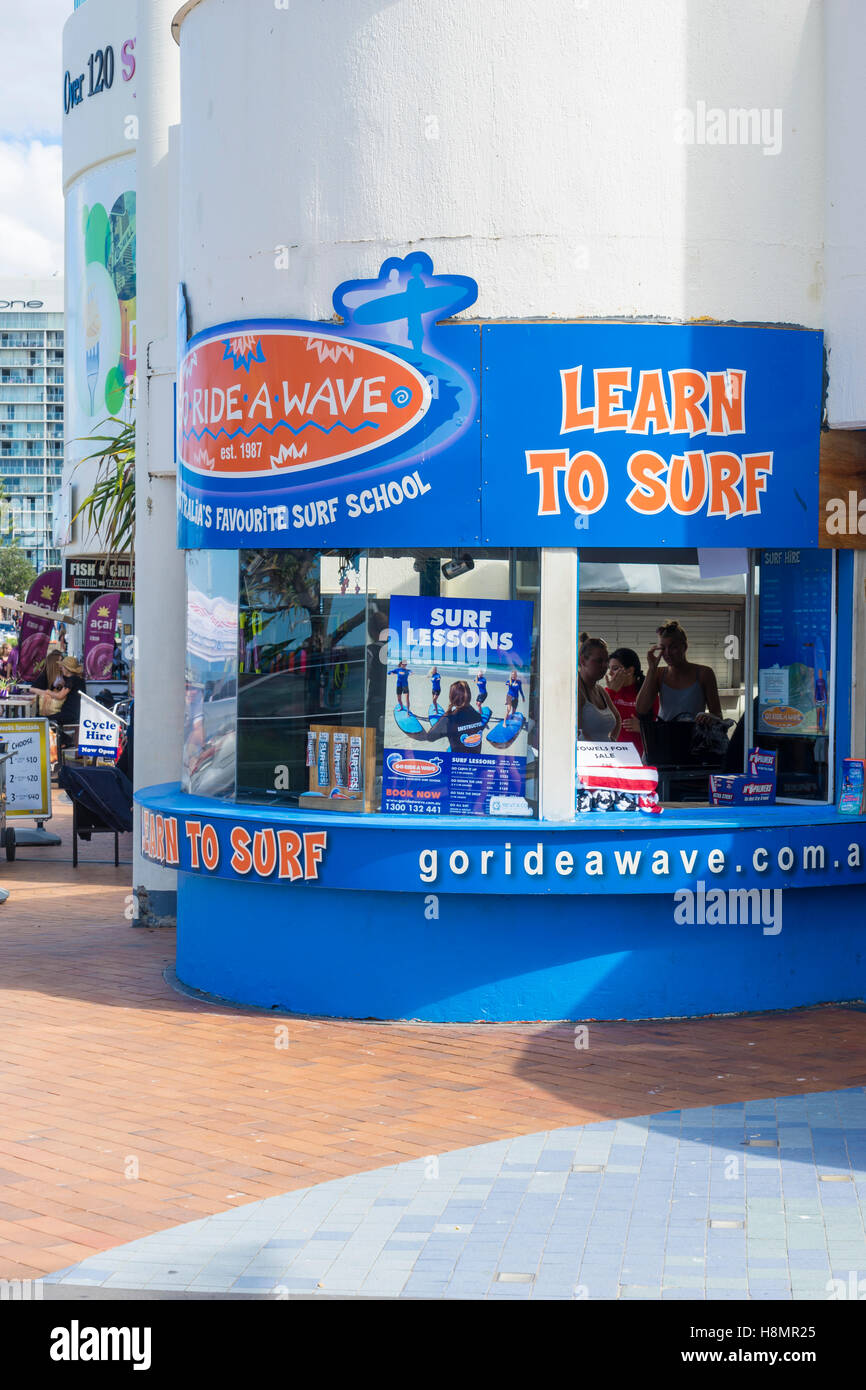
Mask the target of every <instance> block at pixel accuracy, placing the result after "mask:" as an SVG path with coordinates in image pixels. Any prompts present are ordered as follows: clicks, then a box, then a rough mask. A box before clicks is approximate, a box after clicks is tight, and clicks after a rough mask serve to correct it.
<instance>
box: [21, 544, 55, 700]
mask: <svg viewBox="0 0 866 1390" xmlns="http://www.w3.org/2000/svg"><path fill="white" fill-rule="evenodd" d="M62 583H63V576H62V573H61V571H60V570H46V571H45V573H44V574H40V575H39V577H38V578H37V579H34V581H33V583H32V584H31V585H30V592H29V594H28V595H27V603H28V604H29V605H31V606H33V607H36V608H44V609H46V610H47V611H48V612H49V613H53V612H56V610H57V605H58V604H59V602H60V592H61V587H62ZM53 626H54V619H53V618H37V617H36V615H35V614H34V613H22V615H21V627H20V628H19V631H18V652H19V656H18V675H19V677H20V679H22V680H30V679H31V678H32V677H33V676H38V675H39V672H40V671H41V670H42V668H43V666H44V665H45V657H46V654H47V652H48V642H49V640H50V638H51V629H52V627H53Z"/></svg>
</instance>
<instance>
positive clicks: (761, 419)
mask: <svg viewBox="0 0 866 1390" xmlns="http://www.w3.org/2000/svg"><path fill="white" fill-rule="evenodd" d="M481 361H482V367H483V372H482V380H483V389H484V398H483V402H482V416H483V421H484V434H483V440H482V466H481V476H482V532H481V534H482V538H483V541H484V543H485V544H486V545H539V546H649V547H653V548H654V549H655V548H659V558H662V553H661V550H660V548H661V547H663V546H665V545H668V546H700V547H705V548H714V547H722V548H725V547H742V546H751V547H753V548H755V549H758V548H760V547H762V546H766V545H783V544H784V545H802V546H806V545H815V544H816V543H817V536H818V444H819V431H820V425H821V395H822V390H823V358H822V335H821V334H820V333H817V332H806V331H789V330H787V329H774V328H740V327H722V326H716V325H685V326H676V325H667V324H626V323H609V324H597V323H594V324H562V323H534V324H491V325H486V326H485V327H484V328H483V329H482V335H481Z"/></svg>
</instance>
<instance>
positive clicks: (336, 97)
mask: <svg viewBox="0 0 866 1390" xmlns="http://www.w3.org/2000/svg"><path fill="white" fill-rule="evenodd" d="M542 21H543V22H542ZM821 25H822V6H821V4H820V3H818V0H789V2H786V3H785V4H784V5H783V6H780V4H779V3H778V0H731V2H730V3H727V4H725V5H724V6H719V5H717V4H715V3H713V0H655V3H653V4H652V5H647V4H644V3H639V0H605V3H603V4H602V3H596V0H545V4H544V6H543V9H542V10H540V9H539V7H538V6H532V5H526V4H525V3H523V0H484V3H483V4H479V5H467V4H466V3H465V0H392V3H382V0H329V3H328V4H326V5H325V4H319V3H315V2H314V0H291V3H290V4H288V5H287V6H286V8H280V7H278V6H277V5H276V4H267V5H249V4H247V3H244V0H194V3H193V4H192V6H188V7H186V8H185V10H184V11H182V12H181V14H180V16H179V18H178V21H177V23H176V32H177V34H178V36H179V43H180V47H181V66H182V111H183V124H182V137H181V138H182V156H181V253H180V258H181V272H182V278H183V279H184V280H185V281H186V282H187V285H188V288H189V292H190V301H191V308H192V314H193V326H194V328H195V329H199V328H203V327H206V326H208V325H210V324H213V323H217V322H220V321H223V320H226V319H232V318H238V317H243V316H248V315H260V314H262V315H263V314H267V315H277V316H278V315H297V316H303V317H309V318H313V319H316V318H328V317H330V315H331V313H332V309H331V292H332V290H333V288H334V286H335V285H336V284H337V283H339V282H340V281H341V280H344V279H347V278H351V277H354V276H359V275H360V276H365V275H370V274H372V273H374V272H375V271H376V270H377V269H378V266H379V264H380V262H381V261H382V260H383V259H384V258H385V256H386V255H388V254H401V255H405V254H406V252H407V251H408V250H409V249H411V248H413V247H415V248H417V247H423V249H425V250H426V251H428V252H429V253H430V254H431V255H432V257H433V260H434V264H435V265H436V266H437V267H438V268H439V269H441V270H442V271H446V272H447V271H452V272H461V273H463V274H469V275H472V276H474V277H475V279H476V280H477V281H478V284H479V288H480V293H479V298H478V302H477V306H476V308H475V309H474V310H473V313H475V314H477V316H478V317H480V318H482V319H484V318H523V317H549V318H572V317H583V316H623V317H660V318H672V319H691V318H700V317H704V316H707V317H710V318H715V319H722V320H729V319H733V320H740V321H750V322H751V321H762V322H782V323H799V324H806V325H809V326H820V323H821V314H822V295H823V278H822V264H821V254H822V240H823V207H824V203H823V152H824V89H823V41H822V28H821ZM738 111H742V112H743V113H745V114H746V115H747V114H748V112H750V111H754V112H755V119H756V121H757V124H756V125H755V126H753V125H752V123H751V120H752V118H749V119H748V120H746V124H745V127H744V129H745V130H746V132H747V134H748V139H747V140H746V142H745V143H743V142H742V141H740V142H737V135H736V132H737V129H738V124H737V122H738V121H739V118H738V117H731V116H730V114H729V113H731V112H734V113H736V112H738ZM713 113H721V115H722V117H723V118H724V119H723V122H722V124H723V126H724V127H725V129H724V130H723V131H722V134H723V135H724V138H725V141H726V142H725V143H718V142H717V143H710V141H711V140H715V139H716V137H717V136H718V134H719V125H718V117H717V116H714V114H713ZM689 121H691V124H692V128H691V131H690V130H689ZM741 133H742V132H741ZM690 134H691V137H692V139H693V142H692V143H687V141H688V139H689V136H690ZM732 139H733V140H734V143H731V141H732ZM281 248H285V250H284V251H282V254H281ZM286 251H287V253H288V254H287V255H286ZM286 260H288V267H287V268H283V267H284V266H285V262H286Z"/></svg>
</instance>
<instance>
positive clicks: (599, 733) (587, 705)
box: [577, 632, 622, 743]
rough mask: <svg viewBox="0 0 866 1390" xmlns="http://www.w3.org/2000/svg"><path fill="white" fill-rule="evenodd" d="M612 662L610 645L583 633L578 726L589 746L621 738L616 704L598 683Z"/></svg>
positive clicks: (579, 674) (599, 638) (578, 684)
mask: <svg viewBox="0 0 866 1390" xmlns="http://www.w3.org/2000/svg"><path fill="white" fill-rule="evenodd" d="M609 660H610V658H609V656H608V651H607V643H606V642H605V641H604V640H603V639H602V638H601V637H587V635H586V633H585V632H582V633H581V635H580V646H579V647H578V649H577V727H578V729H579V730H580V735H581V738H583V739H584V740H585V742H587V743H607V742H608V740H610V739H616V738H618V737H619V731H620V729H621V728H622V720H621V719H620V716H619V711H618V709H617V708H616V705H615V704H614V703H613V701H612V700H611V698H610V696H609V695H608V693H607V691H606V690H605V688H604V686H603V685H600V684H599V682H600V681H601V678H602V676H603V675H604V673H605V671H606V670H607V663H608V661H609Z"/></svg>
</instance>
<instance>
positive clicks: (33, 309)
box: [0, 276, 63, 572]
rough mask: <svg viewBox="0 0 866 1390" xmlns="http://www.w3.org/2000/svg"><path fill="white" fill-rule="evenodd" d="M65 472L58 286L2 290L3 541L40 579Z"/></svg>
mask: <svg viewBox="0 0 866 1390" xmlns="http://www.w3.org/2000/svg"><path fill="white" fill-rule="evenodd" d="M62 468H63V281H62V279H61V278H60V277H59V276H58V277H57V278H56V279H48V280H30V279H27V280H14V281H4V282H2V283H0V479H2V483H3V493H4V499H5V503H6V504H7V505H5V506H4V507H3V517H2V523H3V524H2V541H3V542H4V543H8V542H9V541H14V543H15V544H17V545H18V546H20V548H21V550H23V551H24V553H25V555H26V556H27V558H28V560H29V561H30V562H31V564H32V565H33V566H34V568H35V569H36V570H37V572H39V571H41V570H43V569H47V568H49V567H50V566H52V565H59V563H60V551H59V550H57V549H56V548H55V546H54V535H53V519H54V497H55V494H56V493H57V492H58V491H59V489H60V483H61V472H62Z"/></svg>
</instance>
